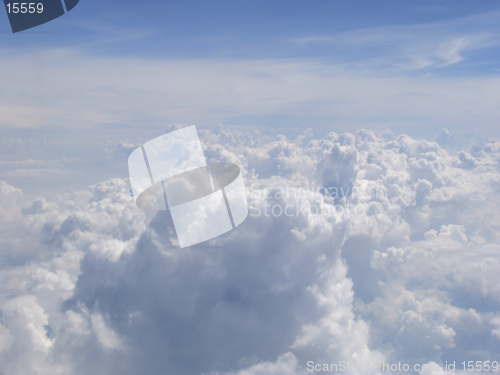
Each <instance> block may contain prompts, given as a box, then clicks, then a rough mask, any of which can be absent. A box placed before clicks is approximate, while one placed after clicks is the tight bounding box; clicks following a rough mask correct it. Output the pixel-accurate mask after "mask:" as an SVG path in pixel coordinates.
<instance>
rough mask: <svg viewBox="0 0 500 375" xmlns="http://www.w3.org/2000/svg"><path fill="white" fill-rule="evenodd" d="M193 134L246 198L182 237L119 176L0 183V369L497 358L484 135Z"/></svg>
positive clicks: (303, 367)
mask: <svg viewBox="0 0 500 375" xmlns="http://www.w3.org/2000/svg"><path fill="white" fill-rule="evenodd" d="M200 136H201V138H202V141H203V145H204V148H205V150H204V151H205V154H206V155H207V157H208V159H209V160H210V161H212V162H230V163H235V164H237V165H239V166H241V168H242V171H243V175H244V178H245V184H246V186H247V188H248V189H247V195H248V200H249V207H250V215H249V217H248V218H247V219H246V221H245V222H244V223H242V224H241V225H240V226H238V227H237V228H236V229H235V230H233V231H230V232H228V233H226V234H224V235H223V236H220V237H218V238H215V239H213V240H210V241H208V242H205V243H203V244H199V245H196V246H192V247H189V248H186V249H180V248H179V247H178V246H177V243H178V242H177V237H176V233H175V230H174V227H173V223H172V220H171V217H170V215H169V213H168V211H161V212H157V213H155V212H148V211H142V210H140V209H138V208H137V207H135V205H134V201H133V198H132V195H131V193H130V187H129V185H128V181H126V180H122V179H112V180H108V181H105V182H101V183H99V184H96V185H93V186H91V187H90V188H89V189H88V190H86V191H81V192H74V193H71V194H66V195H61V196H59V197H57V198H55V199H53V200H48V199H47V198H42V197H40V198H37V199H34V200H32V199H31V200H28V199H27V198H23V195H22V192H21V191H20V190H19V189H16V188H15V187H12V186H10V185H8V184H6V183H2V185H0V186H1V187H2V190H1V194H2V199H3V201H2V202H4V201H5V202H13V200H12V199H11V197H12V196H15V197H16V199H17V200H16V204H15V206H7V205H6V203H2V209H4V210H6V211H5V212H7V213H9V214H7V213H6V214H5V215H4V217H5V218H6V219H5V220H8V225H9V230H8V231H4V232H3V238H2V242H1V246H2V260H3V263H2V264H3V265H2V268H1V269H0V281H1V282H0V358H1V360H0V372H2V374H6V375H9V374H49V373H50V374H54V373H55V374H59V373H60V374H75V375H76V374H88V373H98V374H115V373H118V372H119V373H122V374H137V373H144V374H163V373H175V374H207V375H215V374H226V375H257V374H276V375H278V374H279V375H285V374H286V375H289V374H290V375H291V374H306V373H311V371H308V367H307V364H308V363H314V364H321V365H322V364H328V365H331V364H339V363H340V362H342V361H345V362H349V363H351V364H357V365H358V366H364V367H370V366H371V365H373V364H374V363H381V362H384V361H385V362H386V363H398V362H402V363H408V364H410V365H412V366H413V365H415V364H419V365H423V364H428V363H431V362H432V363H434V364H435V365H436V366H438V367H439V366H440V368H441V370H440V371H441V372H443V373H444V372H446V370H445V367H444V365H445V363H446V361H448V362H450V361H452V360H456V361H457V362H458V361H460V362H462V361H463V360H464V358H471V359H472V358H473V357H474V359H475V360H498V358H497V353H498V352H500V350H499V349H500V340H499V336H500V335H499V333H498V332H499V327H500V323H499V317H498V316H499V315H498V309H499V308H500V288H499V286H498V285H500V284H499V281H500V279H499V276H498V267H499V264H498V262H499V261H498V259H499V258H498V252H499V251H500V249H499V247H498V244H497V243H498V238H499V228H500V227H499V223H500V220H499V219H500V218H499V216H498V212H499V211H498V203H499V200H498V193H499V186H500V184H499V182H500V174H499V169H498V160H499V159H500V146H499V143H497V142H494V141H491V142H483V143H480V144H477V145H475V146H473V147H472V148H471V149H469V150H462V151H461V152H460V153H458V154H457V155H452V154H450V153H449V152H448V151H447V150H445V149H444V148H442V147H441V146H440V145H439V144H437V143H434V142H429V141H426V140H419V139H415V138H411V137H409V136H406V135H400V136H395V135H393V134H388V133H380V134H379V133H374V132H370V131H366V130H363V131H358V132H356V133H355V134H347V133H346V134H336V133H330V134H329V135H328V136H327V137H325V138H323V139H318V138H316V137H315V136H314V134H313V133H312V131H310V130H309V131H306V132H305V133H304V134H302V135H301V136H299V137H297V138H295V139H288V138H286V137H284V136H278V137H275V138H272V137H268V136H264V135H261V134H259V133H258V132H240V131H234V130H233V131H229V130H225V129H224V128H222V127H221V128H219V129H218V130H216V131H213V132H209V131H200ZM129 145H132V143H130V144H129V143H127V144H125V143H124V144H123V145H122V147H121V148H120V147H119V148H120V150H122V149H123V150H125V149H127V147H128V146H129ZM120 152H121V151H120ZM4 204H5V206H4ZM4 207H6V208H4ZM477 353H481V354H480V357H481V358H477V355H478V354H477ZM350 372H351V373H357V371H356V370H351V371H350ZM372 372H374V373H376V372H377V370H376V369H373V371H372ZM422 373H426V372H425V371H422ZM434 373H435V372H434Z"/></svg>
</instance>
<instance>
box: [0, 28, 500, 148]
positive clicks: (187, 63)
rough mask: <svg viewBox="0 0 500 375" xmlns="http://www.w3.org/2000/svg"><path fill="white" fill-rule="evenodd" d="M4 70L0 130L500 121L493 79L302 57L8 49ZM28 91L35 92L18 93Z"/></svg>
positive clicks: (449, 51) (447, 43) (458, 47)
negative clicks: (37, 78)
mask: <svg viewBox="0 0 500 375" xmlns="http://www.w3.org/2000/svg"><path fill="white" fill-rule="evenodd" d="M457 38H458V39H457ZM461 38H462V39H461ZM463 38H465V39H463ZM477 38H479V39H481V37H476V36H474V35H466V36H459V37H455V36H453V38H451V39H449V40H448V39H445V40H442V41H440V44H439V45H437V46H435V48H434V47H433V48H432V52H428V51H427V50H425V51H420V50H418V49H417V50H415V51H414V52H415V56H416V57H414V59H420V58H421V57H419V56H424V57H422V59H424V60H425V59H428V58H429V59H433V63H432V64H435V65H436V64H437V65H443V64H448V63H450V62H451V61H454V60H456V58H457V57H456V56H462V55H463V52H464V51H465V50H466V49H470V48H473V46H475V45H476V44H477V43H479V42H477V40H479V39H477ZM454 40H455V41H454ZM456 40H458V41H460V40H461V42H456ZM481 40H482V39H481ZM484 43H486V42H484ZM474 48H475V47H474ZM412 53H413V52H412ZM429 54H430V55H429ZM431 55H432V56H431ZM437 55H439V56H441V57H436V56H437ZM429 56H431V57H429ZM32 61H37V65H36V71H41V70H43V72H44V79H45V80H47V82H51V84H50V87H51V89H50V90H48V91H47V90H46V89H45V88H44V87H48V86H44V85H38V86H36V87H33V84H32V82H31V81H30V80H29V79H27V78H23V77H24V75H23V74H22V72H24V71H26V70H31V69H35V68H34V67H33V63H32ZM408 61H409V60H408V59H406V60H405V62H404V63H405V64H406V63H408ZM0 71H1V72H10V73H9V74H7V73H1V74H2V76H1V79H2V82H5V84H4V85H3V86H2V87H5V88H6V87H8V88H9V90H8V92H7V91H5V90H6V89H4V90H3V91H2V92H0V102H1V103H2V106H4V107H5V108H6V113H7V116H6V117H4V119H5V120H2V122H1V123H0V126H2V127H3V128H6V129H19V128H21V127H28V126H31V127H33V128H37V129H40V128H41V129H46V128H50V129H67V127H68V124H71V125H69V126H71V128H72V129H73V130H75V129H80V130H79V131H81V132H82V134H81V137H82V139H86V138H87V137H88V132H89V131H90V129H94V130H92V132H94V133H95V132H96V131H97V132H99V134H101V132H105V133H107V132H111V130H110V129H114V131H115V134H116V132H118V133H120V134H121V133H122V132H123V131H124V129H123V127H121V128H120V129H119V130H117V126H118V125H117V124H120V126H122V125H126V127H134V128H135V129H137V128H138V127H141V126H142V125H140V124H145V123H147V124H149V126H159V125H160V124H164V123H165V122H179V123H197V124H216V123H219V122H225V123H232V124H242V123H244V124H247V123H251V124H255V123H256V119H262V121H260V120H259V121H258V122H259V123H260V124H264V125H269V126H283V124H282V120H279V121H281V122H280V123H279V124H277V118H278V119H279V118H282V117H284V118H290V117H291V116H293V119H294V120H293V121H299V122H300V123H301V124H304V123H305V122H306V119H307V122H308V123H311V122H316V123H318V124H320V125H322V126H326V125H327V124H328V125H331V122H332V121H333V122H334V123H335V124H337V125H338V126H340V127H343V128H347V126H351V129H352V126H356V127H359V126H360V125H359V124H362V123H365V124H366V123H367V122H370V123H371V124H374V126H379V127H381V126H389V127H394V126H401V125H400V124H401V123H402V122H405V123H407V125H406V126H407V127H412V126H417V125H418V126H422V127H428V126H429V124H432V125H435V124H439V126H447V127H450V129H451V130H454V129H457V128H460V129H462V130H463V129H467V130H468V129H469V128H468V126H469V124H470V123H474V124H475V125H476V127H475V129H477V131H479V132H481V131H482V130H484V129H489V130H491V131H494V130H495V129H496V128H495V127H494V126H493V125H492V124H495V123H496V120H497V119H498V116H499V113H498V106H497V105H496V104H497V103H496V101H495V100H494V99H493V98H495V97H497V96H498V87H500V85H499V84H498V77H496V76H494V75H489V76H484V75H470V74H469V75H467V76H463V75H460V74H458V75H455V76H453V77H450V76H447V77H444V76H440V75H436V74H434V75H428V76H425V77H422V76H421V75H420V74H414V73H406V72H404V71H401V70H397V69H390V70H389V71H387V70H384V69H380V68H379V67H377V66H375V67H374V66H370V65H363V66H354V65H352V64H345V63H343V62H338V63H327V62H325V61H319V60H317V59H307V58H302V59H285V60H276V59H274V60H273V59H263V60H238V61H235V60H225V61H220V60H172V59H148V58H119V57H98V56H94V55H91V54H89V53H87V52H85V51H83V50H77V49H57V50H51V51H45V52H42V51H35V52H33V51H31V52H23V51H9V52H5V53H4V57H3V59H2V62H1V69H0ZM13 77H21V78H15V79H14V78H13ZM14 80H15V81H14ZM125 82H126V83H125ZM27 91H29V92H31V93H32V95H30V96H26V95H24V94H23V93H25V92H27ZM40 98H43V100H42V99H40ZM464 103H467V105H464ZM402 120H404V121H402ZM290 121H292V120H290ZM287 125H288V124H287ZM162 126H163V125H162ZM451 127H453V128H451ZM105 129H106V131H104V130H105ZM141 129H142V128H141ZM141 131H144V130H143V129H142V130H141ZM114 137H115V136H114ZM69 138H70V139H69V140H70V141H74V139H71V137H69ZM78 141H81V139H80V138H79V139H78ZM75 147H80V146H75Z"/></svg>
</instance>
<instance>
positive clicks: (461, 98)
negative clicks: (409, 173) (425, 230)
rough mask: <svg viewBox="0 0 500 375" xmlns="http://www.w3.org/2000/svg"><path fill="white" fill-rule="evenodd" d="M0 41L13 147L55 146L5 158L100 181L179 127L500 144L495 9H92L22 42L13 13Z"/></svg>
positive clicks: (6, 128)
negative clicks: (114, 153)
mask: <svg viewBox="0 0 500 375" xmlns="http://www.w3.org/2000/svg"><path fill="white" fill-rule="evenodd" d="M0 30H1V31H2V33H0V81H1V82H2V87H1V88H0V110H1V111H2V117H1V118H0V129H1V130H0V131H1V132H2V136H3V138H4V139H7V140H8V142H11V143H12V142H14V143H15V142H17V141H11V140H15V139H24V140H27V141H28V142H29V139H45V142H48V144H51V147H48V149H50V150H51V151H47V150H45V151H43V152H42V151H40V152H37V153H36V152H35V151H34V150H33V149H22V148H21V149H19V150H17V151H13V150H6V151H5V153H6V154H5V156H4V157H6V158H14V159H16V158H26V159H30V158H42V159H43V158H49V156H50V157H53V156H54V155H59V156H61V157H65V158H68V159H73V158H74V159H76V160H79V163H80V164H81V163H83V162H82V160H88V164H85V163H83V164H85V165H86V166H87V167H86V168H87V169H92V170H95V167H94V165H95V164H99V162H98V160H101V159H102V157H105V155H106V151H105V147H104V146H102V145H103V142H104V143H106V142H108V143H113V142H114V144H115V145H116V144H117V143H118V142H120V141H126V142H129V143H131V144H134V143H140V142H143V141H146V140H147V139H151V138H154V137H155V136H157V135H158V134H161V133H163V132H164V130H165V127H166V125H168V124H171V123H180V124H185V125H192V124H196V125H198V126H199V127H201V128H209V129H213V128H214V127H216V126H218V125H220V124H223V125H224V126H227V127H236V128H246V129H258V130H260V131H263V132H271V133H273V134H276V133H282V134H285V135H287V136H289V137H295V136H297V135H299V134H301V133H302V132H303V131H304V130H306V129H308V128H312V129H313V131H314V132H315V134H316V135H318V136H325V135H326V134H328V133H329V132H331V131H335V132H337V133H343V132H354V131H356V130H358V129H361V128H365V129H381V128H388V129H390V130H391V131H393V132H394V133H396V134H400V133H406V134H410V135H413V136H418V137H425V138H427V139H434V138H435V136H436V134H437V133H438V132H439V130H440V129H441V128H447V129H449V131H450V132H451V133H452V134H453V136H454V137H456V138H457V139H458V140H459V143H462V144H464V143H467V142H469V141H470V140H471V139H482V138H488V137H496V136H498V135H500V132H499V129H500V128H499V127H498V118H499V117H500V109H499V108H498V104H497V103H498V99H497V98H498V97H499V96H500V62H499V59H498V56H500V53H499V52H500V51H499V40H500V4H498V3H496V2H493V1H474V2H472V1H419V2H410V1H348V2H347V1H345V2H340V1H213V2H208V1H182V2H160V1H141V2H140V3H138V2H136V1H120V2H117V1H109V2H98V1H93V0H81V1H80V4H79V5H78V6H77V7H76V8H75V9H73V10H72V11H71V12H69V13H68V14H66V15H64V16H62V17H60V18H58V19H56V20H54V21H52V22H49V23H47V24H45V25H42V26H40V27H37V28H35V29H32V30H27V31H25V32H21V33H17V34H12V33H10V31H9V25H8V23H7V15H6V13H0ZM103 140H105V141H103ZM99 142H101V143H99ZM96 144H97V145H96ZM106 147H110V146H109V144H108V145H107V146H106ZM89 148H92V149H98V150H100V151H99V152H101V154H99V153H96V152H94V153H92V155H90V154H89V153H88V152H87V151H86V150H88V149H89ZM78 150H81V151H78ZM98 154H99V155H100V156H99V157H98V158H97V159H96V158H93V157H95V156H96V155H98ZM89 158H90V159H89ZM89 173H90V172H89ZM112 173H114V170H113V171H111V170H110V171H107V172H105V175H106V176H111V175H112ZM120 173H121V174H123V175H126V171H125V170H122V172H120ZM99 180H100V177H97V176H96V177H95V179H93V181H94V182H97V181H99Z"/></svg>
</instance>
